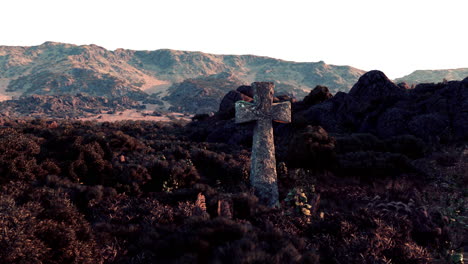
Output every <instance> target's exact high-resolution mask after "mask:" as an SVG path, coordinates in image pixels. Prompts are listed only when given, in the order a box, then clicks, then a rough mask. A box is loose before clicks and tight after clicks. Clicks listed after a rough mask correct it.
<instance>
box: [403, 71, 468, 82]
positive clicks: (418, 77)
mask: <svg viewBox="0 0 468 264" xmlns="http://www.w3.org/2000/svg"><path fill="white" fill-rule="evenodd" d="M466 77H468V68H460V69H450V70H418V71H414V72H413V73H411V74H409V75H406V76H403V77H401V78H397V79H396V80H395V82H396V83H401V82H406V83H408V84H410V85H411V84H418V83H438V82H442V81H444V80H446V81H457V80H463V79H465V78H466Z"/></svg>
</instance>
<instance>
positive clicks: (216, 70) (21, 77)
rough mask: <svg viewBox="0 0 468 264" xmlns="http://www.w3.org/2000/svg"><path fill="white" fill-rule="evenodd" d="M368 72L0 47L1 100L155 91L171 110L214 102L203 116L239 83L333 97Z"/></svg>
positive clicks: (160, 53)
mask: <svg viewBox="0 0 468 264" xmlns="http://www.w3.org/2000/svg"><path fill="white" fill-rule="evenodd" d="M362 74H364V71H362V70H359V69H356V68H353V67H349V66H334V65H328V64H325V63H324V62H317V63H296V62H290V61H283V60H278V59H273V58H268V57H259V56H253V55H242V56H236V55H213V54H206V53H202V52H188V51H176V50H167V49H165V50H155V51H134V50H124V49H117V50H115V51H109V50H106V49H104V48H102V47H99V46H96V45H83V46H76V45H72V44H63V43H55V42H46V43H44V44H42V45H39V46H33V47H8V46H0V99H1V98H3V99H8V98H11V96H20V95H31V94H40V95H60V94H72V95H73V94H78V93H81V94H87V95H93V96H105V97H109V98H114V97H120V96H124V95H126V96H129V97H131V98H133V99H137V100H143V99H145V97H147V96H148V94H153V96H152V98H153V99H155V98H156V99H162V100H163V101H165V105H166V107H171V106H172V107H173V108H174V109H182V110H185V111H193V110H194V109H193V107H196V106H197V105H202V104H203V102H205V101H208V102H211V101H212V102H213V103H210V104H209V105H208V107H205V108H204V109H203V111H205V110H207V111H208V110H211V111H216V110H217V105H218V104H219V101H220V100H221V97H222V96H223V95H224V94H225V92H226V90H230V89H235V88H237V87H236V86H237V85H239V84H250V83H251V82H253V81H274V82H275V83H276V84H277V92H280V93H287V94H290V95H295V96H297V97H299V98H301V97H303V96H305V95H306V94H307V93H308V92H309V91H310V90H311V89H313V88H314V87H315V86H316V85H319V84H320V85H326V86H328V87H329V88H330V90H331V91H332V92H338V91H348V90H349V89H350V88H351V87H352V85H353V84H354V83H355V82H356V81H357V80H358V78H359V77H360V76H361V75H362ZM224 77H226V78H225V79H223V78H224ZM194 83H195V84H196V88H194V85H195V84H194ZM220 83H221V85H220ZM190 85H191V87H192V88H189V86H190ZM231 86H232V87H231ZM182 91H184V92H182ZM197 91H198V94H187V93H192V92H197ZM181 97H184V98H192V100H199V101H198V102H194V104H193V107H188V108H187V107H185V105H184V104H186V103H187V100H185V99H182V100H181V99H180V98H181Z"/></svg>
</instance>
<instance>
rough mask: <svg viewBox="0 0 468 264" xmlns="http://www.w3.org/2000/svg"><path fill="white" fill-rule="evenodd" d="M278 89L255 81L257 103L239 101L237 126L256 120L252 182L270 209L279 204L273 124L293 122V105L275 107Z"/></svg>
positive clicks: (237, 105) (256, 192)
mask: <svg viewBox="0 0 468 264" xmlns="http://www.w3.org/2000/svg"><path fill="white" fill-rule="evenodd" d="M274 87H275V85H274V84H273V83H272V82H254V83H252V88H253V93H254V101H253V103H249V102H245V101H237V102H236V123H245V122H251V121H255V128H254V131H253V143H252V157H251V169H250V183H251V185H252V187H253V188H254V191H255V194H256V195H257V197H258V198H259V199H260V202H261V203H262V204H264V205H267V206H270V207H274V206H277V205H279V202H278V183H277V176H276V159H275V144H274V141H273V125H272V121H276V122H282V123H290V122H291V103H290V102H282V103H275V104H274V103H273V89H274Z"/></svg>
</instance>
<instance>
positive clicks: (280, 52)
mask: <svg viewBox="0 0 468 264" xmlns="http://www.w3.org/2000/svg"><path fill="white" fill-rule="evenodd" d="M408 2H409V1H406V2H405V1H401V0H397V1H381V2H379V4H375V1H374V2H373V1H370V0H359V1H352V2H351V1H342V0H332V1H302V0H297V1H291V2H290V3H288V5H286V4H284V3H282V2H281V1H263V0H262V1H255V2H249V1H245V0H242V1H236V2H235V3H229V2H220V1H213V0H203V1H197V2H192V1H186V0H178V1H177V0H176V1H171V2H162V1H152V2H150V1H145V0H136V1H133V2H132V4H128V3H125V1H108V0H101V1H99V2H97V3H96V2H93V1H91V0H84V1H68V2H63V1H57V0H46V1H40V2H39V1H37V2H34V1H30V0H23V1H13V0H11V1H6V3H5V2H4V3H1V4H0V7H1V8H2V10H7V11H5V12H4V13H5V14H2V16H1V17H0V25H1V27H2V28H1V29H2V36H1V37H0V45H6V46H36V45H40V44H42V43H43V42H46V41H53V42H63V43H69V44H76V45H86V44H95V45H98V46H102V47H104V48H106V49H109V50H115V49H117V48H123V49H132V50H157V49H173V50H186V51H200V52H204V53H212V54H232V55H246V54H250V55H257V56H267V57H272V58H277V59H282V60H287V61H296V62H318V61H324V62H325V63H327V64H333V65H349V66H352V67H356V68H358V69H362V70H366V71H368V70H373V69H377V70H381V71H383V72H384V73H385V74H386V75H387V76H389V77H390V78H391V79H394V78H398V77H402V76H404V75H407V74H410V73H411V72H413V71H414V70H425V69H454V68H466V67H468V52H467V48H466V47H465V46H466V43H465V41H464V40H463V34H464V31H463V30H464V28H465V27H466V22H465V21H464V14H463V12H464V10H466V7H468V3H464V2H463V0H448V1H444V3H443V4H442V3H440V2H437V1H419V0H415V1H411V2H410V3H408ZM465 2H466V1H465Z"/></svg>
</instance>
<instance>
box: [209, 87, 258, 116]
mask: <svg viewBox="0 0 468 264" xmlns="http://www.w3.org/2000/svg"><path fill="white" fill-rule="evenodd" d="M240 100H243V101H247V102H252V101H253V99H252V97H249V96H247V95H245V94H243V93H241V92H239V91H234V90H233V91H230V92H228V93H227V94H226V95H225V96H224V98H223V99H222V100H221V104H220V105H219V110H218V113H217V114H218V116H220V117H221V118H222V119H231V118H234V115H235V104H236V102H237V101H240Z"/></svg>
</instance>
